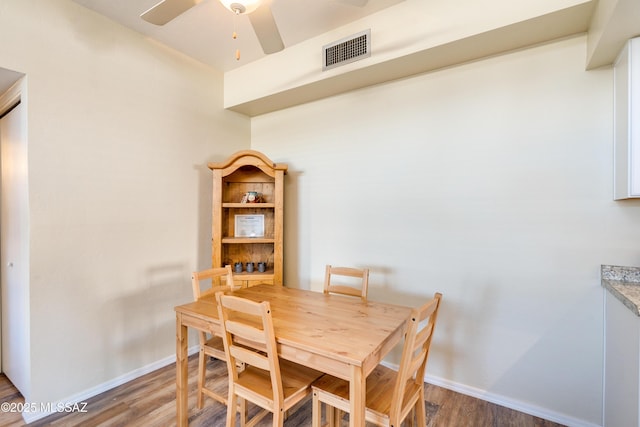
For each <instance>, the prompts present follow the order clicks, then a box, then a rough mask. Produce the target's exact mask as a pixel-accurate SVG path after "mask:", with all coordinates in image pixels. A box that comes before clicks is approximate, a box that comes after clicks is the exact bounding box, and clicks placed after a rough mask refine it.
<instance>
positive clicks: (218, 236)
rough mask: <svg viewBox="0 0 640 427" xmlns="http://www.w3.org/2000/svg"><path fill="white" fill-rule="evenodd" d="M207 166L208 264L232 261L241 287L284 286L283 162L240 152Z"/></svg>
mask: <svg viewBox="0 0 640 427" xmlns="http://www.w3.org/2000/svg"><path fill="white" fill-rule="evenodd" d="M209 169H211V171H212V173H213V206H212V230H211V231H212V233H211V234H212V239H211V245H212V246H211V257H212V267H221V266H224V265H227V264H229V265H231V266H232V268H233V269H234V281H235V283H236V285H239V286H254V285H257V284H260V283H268V284H272V285H282V276H283V235H284V229H283V216H284V175H285V174H286V172H287V165H285V164H282V163H274V162H272V161H271V160H270V159H269V158H268V157H267V156H266V155H264V154H263V153H260V152H258V151H254V150H244V151H239V152H237V153H235V154H233V155H232V156H230V157H229V158H228V159H227V160H225V161H223V162H217V163H209ZM250 263H253V264H252V265H250Z"/></svg>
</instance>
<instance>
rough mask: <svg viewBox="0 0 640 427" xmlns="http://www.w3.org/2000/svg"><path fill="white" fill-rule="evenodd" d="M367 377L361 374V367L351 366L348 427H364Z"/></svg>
mask: <svg viewBox="0 0 640 427" xmlns="http://www.w3.org/2000/svg"><path fill="white" fill-rule="evenodd" d="M366 381H367V377H365V376H364V375H363V373H362V367H361V366H354V365H351V382H350V385H349V399H350V401H351V410H350V414H349V427H364V413H365V404H366V400H365V397H366V396H365V393H366V391H367V385H366Z"/></svg>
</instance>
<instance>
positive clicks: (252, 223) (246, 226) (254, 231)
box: [235, 215, 264, 237]
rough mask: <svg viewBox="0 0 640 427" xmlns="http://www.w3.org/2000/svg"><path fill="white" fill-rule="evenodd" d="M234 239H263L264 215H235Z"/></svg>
mask: <svg viewBox="0 0 640 427" xmlns="http://www.w3.org/2000/svg"><path fill="white" fill-rule="evenodd" d="M235 237H264V215H236V216H235Z"/></svg>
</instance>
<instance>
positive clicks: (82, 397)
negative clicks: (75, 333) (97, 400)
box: [22, 346, 199, 424]
mask: <svg viewBox="0 0 640 427" xmlns="http://www.w3.org/2000/svg"><path fill="white" fill-rule="evenodd" d="M198 349H199V347H198V346H194V347H191V348H189V355H192V354H195V353H197V352H198ZM175 362H176V356H175V355H173V356H168V357H165V358H164V359H161V360H158V361H156V362H153V363H151V364H149V365H146V366H143V367H141V368H138V369H135V370H133V371H131V372H128V373H126V374H124V375H121V376H119V377H117V378H114V379H112V380H110V381H107V382H104V383H102V384H98V385H97V386H95V387H92V388H90V389H88V390H84V391H82V392H80V393H77V394H75V395H73V396H69V397H67V398H66V399H62V400H59V401H58V402H55V403H54V404H52V405H50V406H51V407H53V408H55V407H62V408H64V407H69V405H71V406H73V405H76V404H81V403H82V402H86V401H87V400H89V399H90V398H92V397H94V396H97V395H99V394H100V393H104V392H105V391H109V390H111V389H113V388H115V387H118V386H120V385H122V384H124V383H127V382H129V381H133V380H135V379H136V378H139V377H141V376H143V375H146V374H148V373H150V372H153V371H155V370H158V369H160V368H164V367H165V366H167V365H170V364H172V363H175ZM58 404H60V406H58ZM25 405H27V406H28V407H33V408H37V407H38V406H41V405H40V404H39V403H37V404H33V403H31V402H25ZM80 407H82V405H80ZM54 413H55V411H43V412H41V411H33V412H26V411H25V412H23V413H22V418H23V419H24V421H25V423H27V424H29V423H32V422H34V421H37V420H39V419H42V418H44V417H47V416H49V415H52V414H54Z"/></svg>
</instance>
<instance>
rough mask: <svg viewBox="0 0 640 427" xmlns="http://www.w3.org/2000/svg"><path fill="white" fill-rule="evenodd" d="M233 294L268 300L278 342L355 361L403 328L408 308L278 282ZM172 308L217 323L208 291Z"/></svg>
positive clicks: (214, 309)
mask: <svg viewBox="0 0 640 427" xmlns="http://www.w3.org/2000/svg"><path fill="white" fill-rule="evenodd" d="M227 293H230V291H229V292H227ZM233 294H234V295H237V296H240V297H243V298H248V299H251V300H253V301H269V303H270V305H271V311H272V318H273V324H274V328H275V333H276V340H277V342H278V344H281V345H288V346H291V347H295V348H298V349H301V350H305V351H308V352H310V353H315V354H320V355H323V356H327V357H331V358H333V359H336V360H340V361H342V362H345V363H349V364H353V365H358V366H360V365H362V364H363V363H364V362H365V361H366V360H367V358H368V357H370V356H371V354H374V353H376V352H377V351H380V349H381V348H382V347H383V345H384V344H385V342H386V340H387V339H388V338H389V337H390V336H391V335H394V333H395V332H396V331H397V330H398V329H401V328H404V327H405V326H406V321H407V319H408V317H409V315H410V313H411V308H410V307H403V306H398V305H392V304H387V303H381V302H375V301H370V300H369V301H362V300H361V299H360V298H354V297H349V296H342V295H327V294H324V293H322V292H314V291H307V290H302V289H295V288H287V287H284V286H273V285H258V286H253V287H249V288H243V289H239V290H235V291H233ZM175 310H176V313H180V314H183V315H189V316H194V317H196V318H198V319H201V320H205V321H207V322H209V323H211V324H214V325H215V324H219V320H218V310H217V307H216V303H215V299H214V298H213V297H209V298H206V299H202V300H199V301H195V302H190V303H188V304H183V305H180V306H177V307H175ZM336 349H338V350H337V351H336Z"/></svg>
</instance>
